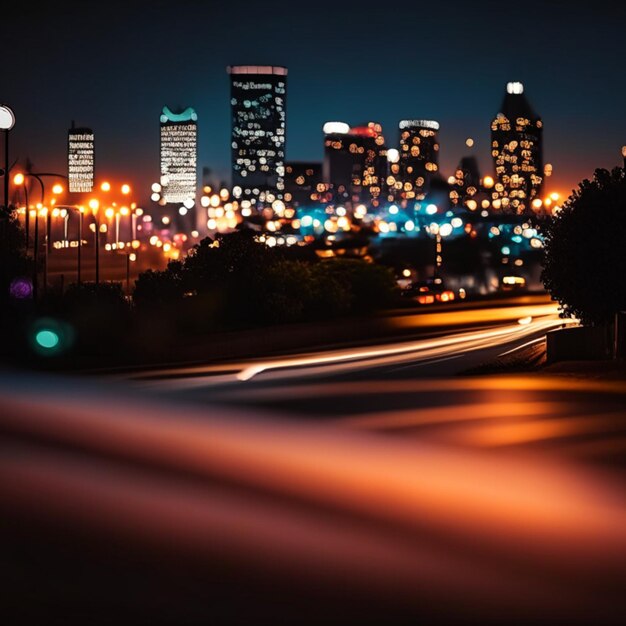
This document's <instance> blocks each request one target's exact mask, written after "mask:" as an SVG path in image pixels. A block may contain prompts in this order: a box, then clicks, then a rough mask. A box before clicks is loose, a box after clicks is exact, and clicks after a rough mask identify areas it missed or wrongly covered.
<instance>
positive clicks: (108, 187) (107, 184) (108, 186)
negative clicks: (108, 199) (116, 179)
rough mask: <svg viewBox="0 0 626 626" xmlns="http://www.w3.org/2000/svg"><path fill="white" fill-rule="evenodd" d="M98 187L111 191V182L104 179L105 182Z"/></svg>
mask: <svg viewBox="0 0 626 626" xmlns="http://www.w3.org/2000/svg"><path fill="white" fill-rule="evenodd" d="M100 189H101V190H102V191H111V183H108V182H106V181H105V182H103V183H102V184H101V185H100Z"/></svg>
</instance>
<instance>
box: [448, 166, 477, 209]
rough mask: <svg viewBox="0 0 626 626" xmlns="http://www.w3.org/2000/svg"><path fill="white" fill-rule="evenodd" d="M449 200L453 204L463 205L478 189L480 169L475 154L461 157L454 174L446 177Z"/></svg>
mask: <svg viewBox="0 0 626 626" xmlns="http://www.w3.org/2000/svg"><path fill="white" fill-rule="evenodd" d="M448 182H449V184H450V188H451V189H450V200H451V201H452V204H453V205H455V206H456V205H461V206H462V205H463V204H465V202H466V201H467V200H470V199H471V198H473V197H474V196H476V194H477V193H478V192H479V191H480V170H479V169H478V161H477V160H476V157H475V156H466V157H463V158H462V159H461V162H460V163H459V166H458V167H457V168H456V171H455V173H454V176H451V177H450V178H449V179H448Z"/></svg>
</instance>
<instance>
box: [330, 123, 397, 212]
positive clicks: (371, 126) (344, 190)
mask: <svg viewBox="0 0 626 626" xmlns="http://www.w3.org/2000/svg"><path fill="white" fill-rule="evenodd" d="M323 130H324V165H323V178H324V182H325V183H327V184H328V185H330V187H331V189H332V192H333V196H334V200H335V202H372V203H373V204H377V203H378V198H379V196H380V195H381V193H382V191H383V189H384V186H385V177H386V172H387V148H386V146H385V138H384V136H383V134H382V127H381V125H380V124H377V123H376V122H369V123H367V124H362V125H359V126H354V127H352V128H351V127H350V126H348V124H345V123H344V122H327V123H326V124H324V127H323Z"/></svg>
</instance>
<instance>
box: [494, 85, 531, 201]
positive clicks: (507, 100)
mask: <svg viewBox="0 0 626 626" xmlns="http://www.w3.org/2000/svg"><path fill="white" fill-rule="evenodd" d="M542 130H543V123H542V121H541V119H540V118H539V116H538V115H537V114H536V113H535V112H534V111H533V109H532V108H531V106H530V104H529V102H528V100H527V99H526V96H525V95H524V86H523V85H522V83H519V82H512V83H508V84H507V87H506V94H505V96H504V101H503V102H502V106H501V108H500V112H499V113H498V114H497V116H496V118H495V119H494V120H493V122H492V123H491V155H492V157H493V161H494V166H495V174H496V184H495V186H494V188H493V190H492V198H493V199H494V200H500V203H501V206H502V207H503V208H504V209H508V210H509V211H512V212H514V213H522V212H524V211H528V210H530V208H531V203H532V200H533V198H534V197H535V196H536V195H537V194H539V193H540V192H541V186H542V183H543V163H542V160H543V157H542V140H541V136H542Z"/></svg>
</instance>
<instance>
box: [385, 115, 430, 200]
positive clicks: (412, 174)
mask: <svg viewBox="0 0 626 626" xmlns="http://www.w3.org/2000/svg"><path fill="white" fill-rule="evenodd" d="M399 129H400V160H399V163H398V176H397V179H396V183H397V182H398V181H399V182H400V185H399V186H398V185H397V184H396V190H397V192H398V193H397V195H399V197H400V198H402V199H407V200H411V199H418V200H419V199H422V198H423V197H424V196H425V195H426V193H427V192H428V189H429V184H430V181H431V180H432V178H433V177H435V176H438V172H439V141H438V139H437V131H438V130H439V122H435V121H434V120H401V121H400V124H399Z"/></svg>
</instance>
